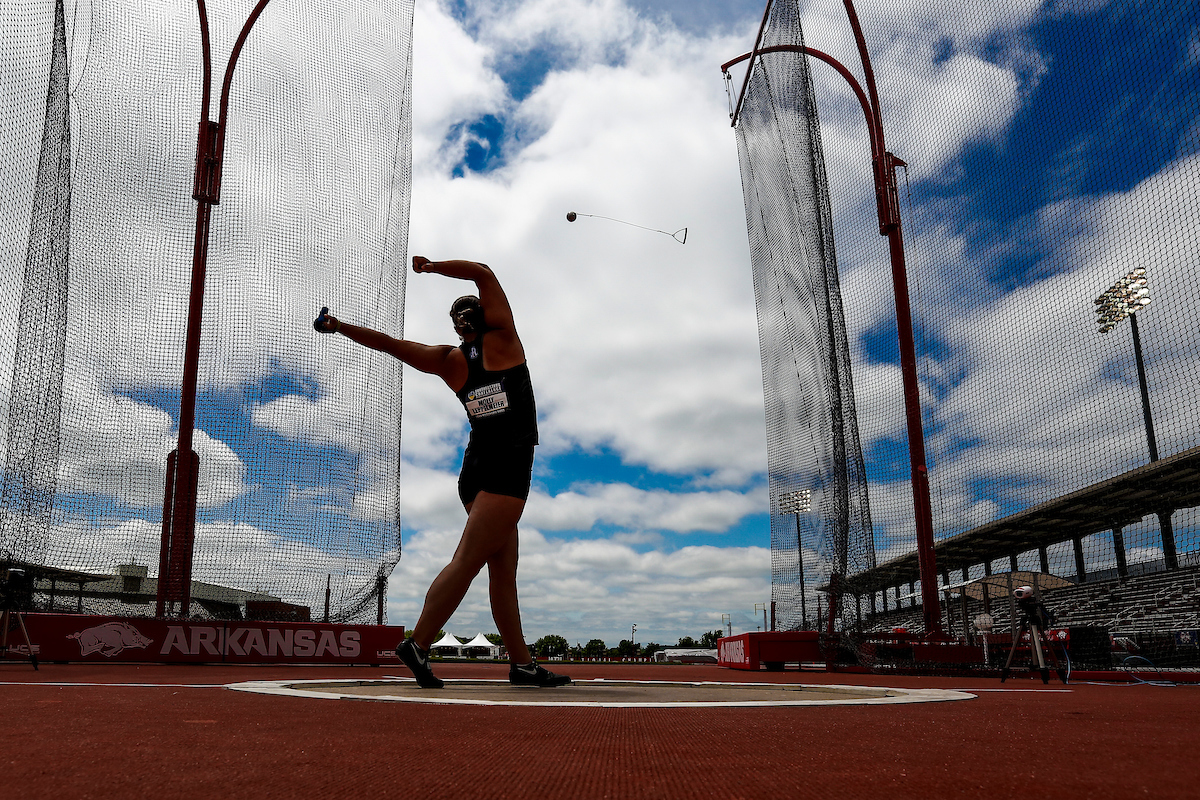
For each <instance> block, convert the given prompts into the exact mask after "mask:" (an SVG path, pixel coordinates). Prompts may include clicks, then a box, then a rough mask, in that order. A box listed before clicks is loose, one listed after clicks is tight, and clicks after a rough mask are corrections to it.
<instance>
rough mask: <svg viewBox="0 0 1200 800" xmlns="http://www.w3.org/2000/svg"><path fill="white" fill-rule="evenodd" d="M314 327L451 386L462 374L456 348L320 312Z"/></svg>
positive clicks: (456, 384) (464, 371) (458, 381)
mask: <svg viewBox="0 0 1200 800" xmlns="http://www.w3.org/2000/svg"><path fill="white" fill-rule="evenodd" d="M317 326H318V330H321V331H322V332H325V333H340V334H342V335H343V336H345V337H346V338H348V339H351V340H353V341H355V342H358V343H359V344H361V345H363V346H364V347H369V348H371V349H372V350H378V351H380V352H381V353H387V354H388V355H391V356H395V357H396V358H398V359H400V360H401V361H403V362H404V363H405V364H408V365H409V366H410V367H413V368H415V369H419V370H421V372H428V373H430V374H431V375H437V376H438V377H440V378H441V379H442V380H444V381H445V382H446V383H447V384H448V385H449V386H450V387H451V388H457V387H458V386H460V385H461V384H462V382H463V380H464V379H465V377H466V365H465V363H460V362H461V361H462V359H461V358H458V359H456V358H454V357H453V355H454V354H455V353H456V352H458V348H456V347H452V346H451V345H448V344H443V345H432V344H421V343H420V342H412V341H409V340H408V339H395V338H393V337H391V336H388V335H387V334H386V333H380V332H379V331H376V330H372V329H371V328H364V327H362V326H360V325H351V324H349V323H347V322H341V321H340V320H338V318H337V317H333V316H330V315H329V314H326V313H323V314H322V315H321V316H320V317H319V318H318V320H317Z"/></svg>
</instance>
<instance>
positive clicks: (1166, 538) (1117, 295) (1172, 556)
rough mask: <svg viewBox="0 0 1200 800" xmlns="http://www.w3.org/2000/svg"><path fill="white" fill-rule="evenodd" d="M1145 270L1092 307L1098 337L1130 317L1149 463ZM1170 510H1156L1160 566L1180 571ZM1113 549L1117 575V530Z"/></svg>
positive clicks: (1153, 449)
mask: <svg viewBox="0 0 1200 800" xmlns="http://www.w3.org/2000/svg"><path fill="white" fill-rule="evenodd" d="M1147 284H1148V281H1147V279H1146V268H1145V267H1136V268H1134V269H1132V270H1130V271H1129V273H1127V274H1126V275H1125V277H1123V278H1121V279H1120V280H1118V281H1117V282H1116V283H1114V284H1113V285H1112V286H1110V287H1108V289H1106V290H1105V291H1104V293H1103V294H1101V295H1100V296H1099V297H1097V298H1096V299H1095V300H1094V301H1093V303H1095V306H1096V323H1097V324H1098V325H1099V326H1100V333H1108V332H1109V331H1111V330H1112V329H1114V328H1116V327H1117V325H1119V324H1120V323H1121V321H1122V320H1123V319H1125V318H1126V317H1129V329H1130V331H1131V332H1132V333H1133V357H1134V360H1135V361H1136V362H1137V372H1138V388H1139V389H1140V390H1141V394H1142V421H1143V422H1144V423H1145V426H1146V446H1147V447H1148V448H1149V450H1150V463H1151V464H1153V463H1154V462H1155V461H1158V442H1157V441H1156V440H1155V437H1154V418H1153V416H1152V415H1151V413H1150V387H1149V385H1148V384H1147V382H1146V362H1145V359H1143V357H1142V337H1141V336H1140V335H1139V333H1138V324H1137V312H1139V311H1141V310H1142V309H1143V308H1145V307H1146V306H1148V305H1150V287H1149V286H1148V285H1147ZM1173 512H1174V509H1172V508H1171V507H1170V506H1166V507H1164V508H1161V509H1159V510H1158V511H1157V512H1156V514H1157V515H1158V528H1159V532H1160V533H1161V534H1162V547H1163V563H1164V564H1165V565H1166V567H1167V569H1176V568H1178V567H1179V556H1178V554H1177V553H1176V551H1175V530H1174V528H1172V526H1171V514H1172V513H1173ZM1113 547H1114V548H1116V549H1117V553H1118V555H1117V569H1118V574H1121V573H1122V572H1123V571H1124V563H1125V556H1124V547H1125V545H1124V540H1123V539H1122V535H1121V530H1120V528H1119V527H1114V528H1113Z"/></svg>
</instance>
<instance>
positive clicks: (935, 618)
mask: <svg viewBox="0 0 1200 800" xmlns="http://www.w3.org/2000/svg"><path fill="white" fill-rule="evenodd" d="M771 5H772V2H771V1H769V2H768V3H767V9H766V11H765V12H764V13H763V21H762V25H761V26H760V27H759V30H758V36H757V38H756V39H755V41H754V49H753V50H751V51H750V52H749V53H746V54H744V55H741V56H738V57H737V58H735V59H733V60H732V61H727V62H726V63H724V64H722V65H721V72H722V73H724V74H725V75H726V76H728V75H729V68H730V67H731V66H733V65H734V64H737V63H739V62H742V61H745V60H747V59H749V60H750V65H749V66H748V67H747V69H746V77H745V80H744V81H743V82H742V91H741V94H739V95H738V99H737V105H736V107H735V108H734V111H733V113H732V114H731V118H732V120H731V124H732V125H737V121H738V115H739V114H740V113H741V109H742V101H743V100H744V99H745V97H746V87H747V86H748V85H749V84H750V75H751V73H752V72H753V71H754V62H755V60H756V59H757V58H758V57H759V56H760V55H765V54H767V53H776V52H793V53H796V52H799V53H803V54H804V55H807V56H812V57H813V58H816V59H819V60H821V61H824V62H825V63H826V64H828V65H829V66H831V67H833V68H834V69H835V70H837V72H838V74H839V75H841V76H842V77H843V78H845V79H846V82H847V83H849V84H850V88H851V89H852V90H853V91H854V94H855V96H856V97H857V98H858V102H859V104H860V105H861V106H862V109H863V113H864V114H865V115H866V118H867V131H868V133H869V135H870V139H871V168H872V174H873V176H874V180H875V209H876V213H877V214H878V217H879V234H880V235H881V236H886V237H887V239H888V254H889V257H890V259H891V265H892V291H893V295H894V297H895V303H896V332H897V338H898V339H899V346H900V376H901V384H902V386H903V388H904V416H905V420H906V424H907V430H908V455H909V463H910V467H911V477H912V496H913V517H914V522H915V525H916V530H917V562H918V565H919V568H920V572H921V610H922V612H923V614H924V617H925V636H926V637H927V638H932V639H940V638H942V637H943V635H944V634H943V633H942V610H941V600H940V599H939V598H938V591H937V559H936V557H935V554H934V549H933V509H932V506H931V504H930V499H929V468H928V466H927V465H926V463H925V433H924V430H923V425H922V423H921V395H920V387H919V385H918V383H917V350H916V341H915V339H914V336H913V326H912V309H911V306H910V303H909V297H908V272H907V269H906V267H905V263H904V237H903V234H902V232H901V228H900V201H899V192H898V191H897V183H896V168H897V167H902V166H906V165H905V163H904V162H903V161H901V160H900V159H899V158H897V157H896V156H895V155H894V154H892V153H890V152H888V150H887V148H886V147H885V146H884V142H883V118H882V115H881V114H880V110H879V92H878V90H877V89H876V86H875V72H874V70H873V69H872V67H871V59H870V56H869V55H868V53H867V42H866V39H865V38H864V37H863V33H862V26H861V25H860V24H859V22H858V13H857V12H856V11H855V10H854V3H853V2H852V0H843V5H844V6H845V7H846V16H847V17H848V18H849V21H850V28H851V29H852V31H853V33H854V41H855V44H856V45H857V46H858V55H859V60H860V61H861V62H862V68H863V78H864V79H865V82H866V85H867V89H866V92H864V91H863V88H862V86H860V85H859V83H858V81H857V80H856V79H855V78H854V75H853V73H851V72H850V70H848V69H847V68H846V67H845V66H844V65H843V64H842V63H841V62H839V61H838V60H837V59H835V58H834V57H833V56H831V55H829V54H828V53H823V52H821V51H820V50H814V49H813V48H811V47H804V46H801V45H776V46H772V47H762V48H760V47H759V44H760V43H761V42H762V37H763V32H764V31H765V30H766V26H767V22H768V20H769V19H770V14H771ZM868 95H869V98H868ZM837 584H838V580H837V574H836V573H834V574H833V575H831V576H830V581H829V585H830V590H831V591H830V595H829V599H830V602H831V605H830V607H829V617H830V625H831V626H832V623H833V616H834V615H835V614H836V612H837V608H836V598H835V596H834V589H835V587H836V586H837Z"/></svg>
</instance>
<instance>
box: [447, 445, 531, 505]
mask: <svg viewBox="0 0 1200 800" xmlns="http://www.w3.org/2000/svg"><path fill="white" fill-rule="evenodd" d="M533 447H534V446H533V445H531V444H527V445H484V446H480V445H479V444H478V443H476V442H472V443H471V444H469V445H467V451H466V452H465V453H463V465H462V472H460V473H458V497H459V499H461V500H462V503H463V505H464V506H465V505H468V504H470V503H472V502H474V501H475V495H477V494H479V493H480V492H491V493H492V494H502V495H505V496H507V497H519V498H520V499H522V500H526V499H528V498H529V482H530V479H531V478H532V476H533Z"/></svg>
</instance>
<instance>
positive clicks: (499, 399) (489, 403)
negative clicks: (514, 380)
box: [466, 382, 508, 419]
mask: <svg viewBox="0 0 1200 800" xmlns="http://www.w3.org/2000/svg"><path fill="white" fill-rule="evenodd" d="M466 406H467V414H468V415H470V417H471V419H480V418H482V417H490V416H492V415H493V414H499V413H502V412H503V411H504V410H505V409H507V408H508V393H507V392H505V391H504V385H503V384H502V383H499V382H497V383H489V384H488V385H487V386H480V387H478V388H476V389H473V390H471V391H470V392H468V393H467V402H466Z"/></svg>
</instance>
